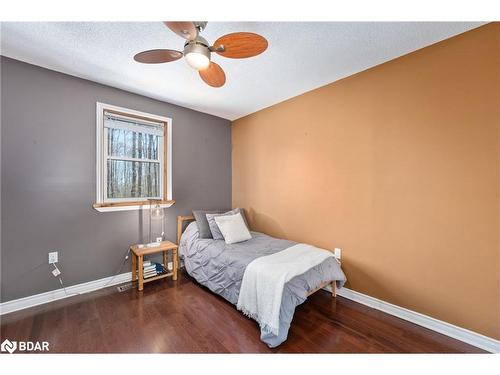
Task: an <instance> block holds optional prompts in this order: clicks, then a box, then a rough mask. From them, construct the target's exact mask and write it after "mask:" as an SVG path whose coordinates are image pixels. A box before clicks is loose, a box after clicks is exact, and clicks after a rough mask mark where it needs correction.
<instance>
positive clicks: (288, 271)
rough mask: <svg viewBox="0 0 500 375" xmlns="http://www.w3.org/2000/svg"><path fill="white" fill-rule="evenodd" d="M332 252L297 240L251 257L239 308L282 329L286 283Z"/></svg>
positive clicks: (275, 330)
mask: <svg viewBox="0 0 500 375" xmlns="http://www.w3.org/2000/svg"><path fill="white" fill-rule="evenodd" d="M328 257H333V254H332V253H331V252H330V251H328V250H324V249H319V248H317V247H314V246H311V245H306V244H297V245H294V246H291V247H289V248H287V249H285V250H282V251H280V252H277V253H275V254H271V255H267V256H263V257H260V258H257V259H255V260H254V261H252V262H251V263H250V264H249V265H248V266H247V268H246V269H245V273H244V274H243V280H242V282H241V289H240V295H239V298H238V305H237V308H238V310H240V311H242V312H243V313H244V314H245V315H247V316H249V317H251V318H253V319H255V320H256V321H257V322H259V325H260V326H261V327H263V328H266V329H267V330H268V331H270V332H272V333H273V334H275V335H278V332H279V316H280V308H281V298H282V296H283V288H284V286H285V283H287V282H288V281H290V280H291V279H292V278H294V277H295V276H298V275H302V274H303V273H305V272H306V271H308V270H309V269H311V268H312V267H314V266H317V265H318V264H320V263H321V262H323V261H324V260H325V259H327V258H328Z"/></svg>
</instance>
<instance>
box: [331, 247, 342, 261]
mask: <svg viewBox="0 0 500 375" xmlns="http://www.w3.org/2000/svg"><path fill="white" fill-rule="evenodd" d="M333 255H334V256H335V258H337V259H340V258H342V249H341V248H340V247H336V248H335V250H334V252H333Z"/></svg>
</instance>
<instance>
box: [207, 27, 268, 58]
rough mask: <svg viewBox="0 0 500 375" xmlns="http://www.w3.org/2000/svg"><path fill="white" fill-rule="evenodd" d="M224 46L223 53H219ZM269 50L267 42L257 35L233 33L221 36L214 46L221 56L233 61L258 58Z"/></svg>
mask: <svg viewBox="0 0 500 375" xmlns="http://www.w3.org/2000/svg"><path fill="white" fill-rule="evenodd" d="M220 46H223V47H224V50H223V51H218V49H219V47H220ZM266 49H267V40H266V38H264V37H263V36H261V35H259V34H255V33H232V34H226V35H224V36H221V37H220V38H219V39H217V40H216V41H215V43H214V45H213V50H214V51H215V52H217V53H218V54H219V55H221V56H224V57H230V58H232V59H243V58H246V57H252V56H257V55H259V54H261V53H262V52H264V51H265V50H266Z"/></svg>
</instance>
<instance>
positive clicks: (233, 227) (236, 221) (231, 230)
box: [214, 212, 252, 244]
mask: <svg viewBox="0 0 500 375" xmlns="http://www.w3.org/2000/svg"><path fill="white" fill-rule="evenodd" d="M214 219H215V222H216V223H217V226H218V227H219V229H220V231H221V233H222V235H223V236H224V241H226V243H227V244H232V243H237V242H243V241H246V240H249V239H250V238H252V235H251V234H250V232H249V230H248V228H247V226H246V225H245V221H244V220H243V217H242V216H241V214H240V213H239V212H238V213H237V214H235V215H226V216H216V217H214Z"/></svg>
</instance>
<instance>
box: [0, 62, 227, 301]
mask: <svg viewBox="0 0 500 375" xmlns="http://www.w3.org/2000/svg"><path fill="white" fill-rule="evenodd" d="M1 90H2V92H1V93H2V97H1V121H2V123H1V126H2V129H1V147H2V148H1V167H2V170H1V178H2V180H1V189H2V190H1V199H2V202H1V203H2V205H1V214H2V228H1V233H2V239H1V246H2V248H1V271H2V275H1V299H0V300H1V301H8V300H11V299H16V298H20V297H25V296H29V295H33V294H36V293H41V292H45V291H49V290H53V289H57V288H59V287H60V285H59V282H58V281H57V280H56V279H55V278H54V277H52V276H51V273H50V268H49V266H48V265H47V253H48V252H49V251H51V250H58V251H59V261H60V265H61V268H62V270H63V274H64V282H65V284H66V285H73V284H79V283H83V282H86V281H90V280H95V279H99V278H102V277H106V276H111V275H112V274H114V273H115V272H117V271H118V268H119V266H120V264H121V263H122V259H123V256H124V255H125V252H126V251H127V248H128V247H129V245H130V244H133V243H138V242H142V241H143V240H146V239H147V236H148V233H149V232H148V226H147V225H148V219H147V215H144V217H143V214H142V213H141V211H126V212H108V213H99V212H97V211H95V210H94V209H93V208H92V204H93V203H94V201H95V106H96V102H97V101H99V102H104V103H108V104H113V105H117V106H122V107H126V108H131V109H135V110H139V111H144V112H149V113H153V114H157V115H164V116H168V117H171V118H172V119H173V125H172V129H173V198H174V199H175V200H176V202H177V203H176V204H175V205H174V206H172V207H171V208H168V209H166V210H165V214H166V215H165V224H164V225H165V229H166V236H167V237H168V238H169V239H171V240H173V241H175V231H176V216H177V215H179V214H188V213H189V212H190V210H191V209H194V208H217V207H231V129H230V122H229V121H228V120H224V119H221V118H218V117H215V116H211V115H207V114H204V113H200V112H196V111H193V110H190V109H186V108H183V107H179V106H175V105H172V104H168V103H164V102H160V101H156V100H153V99H149V98H146V97H143V96H139V95H135V94H131V93H128V92H125V91H121V90H118V89H114V88H111V87H108V86H104V85H100V84H97V83H94V82H90V81H86V80H83V79H79V78H75V77H72V76H68V75H65V74H61V73H57V72H54V71H50V70H47V69H43V68H40V67H36V66H33V65H29V64H26V63H23V62H19V61H16V60H12V59H8V58H5V57H2V58H1ZM154 230H155V231H156V232H161V227H160V223H156V226H155V227H154ZM125 271H129V264H128V263H127V264H126V265H125V266H124V268H123V270H122V272H125Z"/></svg>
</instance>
